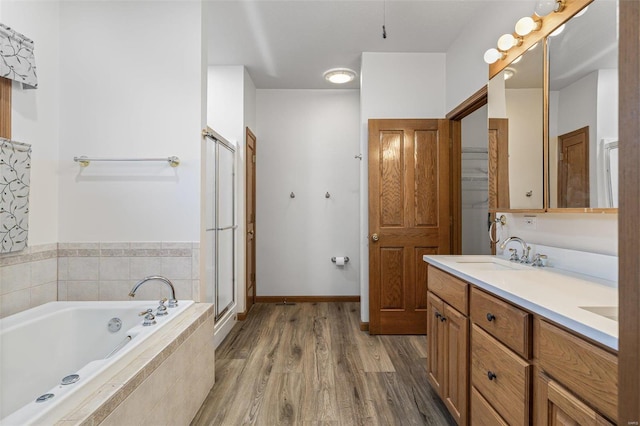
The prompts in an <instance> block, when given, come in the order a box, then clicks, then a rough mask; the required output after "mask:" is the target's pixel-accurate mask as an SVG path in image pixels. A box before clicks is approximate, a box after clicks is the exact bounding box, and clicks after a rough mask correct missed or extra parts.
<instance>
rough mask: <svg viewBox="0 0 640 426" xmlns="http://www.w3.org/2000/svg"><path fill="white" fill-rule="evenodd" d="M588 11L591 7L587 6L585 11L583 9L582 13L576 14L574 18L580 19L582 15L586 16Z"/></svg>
mask: <svg viewBox="0 0 640 426" xmlns="http://www.w3.org/2000/svg"><path fill="white" fill-rule="evenodd" d="M587 9H589V6H585V7H584V9H582V10H581V11H580V12H578V13H576V14H575V15H574V16H573V17H574V18H579V17H581V16H582V15H584V14H585V13H587Z"/></svg>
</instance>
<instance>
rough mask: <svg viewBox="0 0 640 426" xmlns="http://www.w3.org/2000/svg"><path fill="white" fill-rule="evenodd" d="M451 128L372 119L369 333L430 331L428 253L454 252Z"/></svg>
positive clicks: (439, 123) (443, 123) (431, 123)
mask: <svg viewBox="0 0 640 426" xmlns="http://www.w3.org/2000/svg"><path fill="white" fill-rule="evenodd" d="M448 131H449V124H448V121H447V120H435V119H433V120H369V235H370V237H371V238H372V240H371V241H370V244H369V277H370V278H369V312H370V323H369V331H370V333H371V334H425V333H426V331H427V322H426V315H425V313H426V291H427V281H426V269H425V268H426V266H425V265H424V262H423V261H422V255H424V254H436V253H437V254H449V253H450V232H451V231H450V205H449V204H450V203H449V182H450V176H449V136H448ZM374 234H375V236H374ZM375 238H377V240H375Z"/></svg>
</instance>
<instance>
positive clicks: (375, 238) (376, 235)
mask: <svg viewBox="0 0 640 426" xmlns="http://www.w3.org/2000/svg"><path fill="white" fill-rule="evenodd" d="M379 239H380V237H378V234H373V235H372V236H371V240H372V241H378V240H379Z"/></svg>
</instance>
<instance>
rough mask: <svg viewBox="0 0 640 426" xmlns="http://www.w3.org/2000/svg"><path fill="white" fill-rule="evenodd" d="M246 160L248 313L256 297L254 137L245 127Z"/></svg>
mask: <svg viewBox="0 0 640 426" xmlns="http://www.w3.org/2000/svg"><path fill="white" fill-rule="evenodd" d="M246 158H247V160H246V182H245V184H246V191H247V192H246V200H245V212H246V228H247V235H246V247H247V254H246V278H245V280H246V281H245V282H246V293H245V294H246V307H245V312H249V310H250V309H251V307H252V306H253V304H254V303H255V297H256V137H255V135H254V134H253V133H252V132H251V130H249V128H248V127H247V157H246Z"/></svg>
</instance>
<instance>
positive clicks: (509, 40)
mask: <svg viewBox="0 0 640 426" xmlns="http://www.w3.org/2000/svg"><path fill="white" fill-rule="evenodd" d="M518 43H519V39H517V38H515V37H514V36H513V34H503V35H501V36H500V38H499V39H498V49H500V50H502V51H503V52H506V51H507V50H509V49H511V48H512V47H513V46H516V45H517V44H518Z"/></svg>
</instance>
